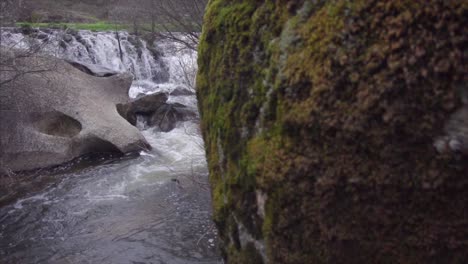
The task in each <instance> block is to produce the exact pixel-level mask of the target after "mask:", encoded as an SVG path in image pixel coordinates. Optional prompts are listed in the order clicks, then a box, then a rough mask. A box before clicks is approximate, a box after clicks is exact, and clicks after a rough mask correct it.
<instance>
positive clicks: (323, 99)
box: [197, 0, 468, 264]
mask: <svg viewBox="0 0 468 264" xmlns="http://www.w3.org/2000/svg"><path fill="white" fill-rule="evenodd" d="M467 13H468V4H467V2H466V1H456V0H449V1H441V0H430V1H424V2H418V1H373V0H364V1H344V0H338V1H299V0H293V1H247V0H239V1H225V0H219V1H210V3H209V5H208V8H207V13H206V16H205V25H204V32H203V34H202V37H201V44H200V48H199V60H198V62H199V73H198V78H197V96H198V98H199V105H200V112H201V118H202V121H201V123H202V131H203V136H204V139H205V143H206V148H207V155H208V163H209V168H210V179H211V184H212V196H213V200H214V218H215V221H216V223H217V226H218V229H219V231H220V236H221V238H222V240H223V245H222V249H223V254H224V256H225V258H227V260H228V263H243V264H245V263H262V262H263V263H282V264H287V263H330V264H331V263H333V264H335V263H346V264H350V263H410V264H416V263H434V264H437V263H460V264H461V263H464V262H465V261H466V260H467V259H468V228H467V227H468V215H467V213H466V212H467V210H466V208H467V207H466V205H467V204H468V177H467V175H468V169H467V166H468V160H467V156H466V153H465V154H464V153H463V151H464V149H463V148H460V149H461V150H462V151H459V153H454V152H453V151H449V152H447V153H439V152H438V151H437V149H436V148H435V147H434V141H435V140H436V139H437V138H439V137H443V136H444V135H446V136H447V137H449V142H446V144H449V145H451V146H449V147H450V148H452V149H455V150H456V149H457V148H458V146H459V145H460V144H459V143H461V144H463V142H461V141H463V140H465V139H466V138H467V137H466V131H468V130H467V129H466V127H463V126H466V124H467V122H466V116H467V115H466V110H464V108H463V107H466V105H465V106H463V103H462V97H461V95H460V93H459V87H460V86H462V89H466V88H467V87H466V84H467V83H468V81H467V76H468V69H467V64H466V61H467V59H468V58H467V54H468V53H467V43H468V31H467V30H468V28H467V27H466V25H467V24H468V16H467ZM453 126H456V128H454V127H453ZM454 137H457V138H458V139H459V142H455V141H453V140H452V139H453V138H454Z"/></svg>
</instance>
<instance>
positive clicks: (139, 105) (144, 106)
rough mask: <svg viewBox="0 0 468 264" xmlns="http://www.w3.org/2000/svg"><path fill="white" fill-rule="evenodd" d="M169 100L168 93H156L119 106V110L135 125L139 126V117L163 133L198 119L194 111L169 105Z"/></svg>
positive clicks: (182, 106) (180, 105)
mask: <svg viewBox="0 0 468 264" xmlns="http://www.w3.org/2000/svg"><path fill="white" fill-rule="evenodd" d="M167 100H168V95H167V94H166V93H155V94H150V95H146V96H143V97H140V98H138V99H136V100H134V101H132V102H129V103H127V104H119V105H118V106H117V110H118V111H119V113H120V115H122V116H123V117H124V118H125V119H127V120H128V122H130V123H131V124H133V125H137V120H138V116H139V117H140V118H142V119H143V121H144V122H145V123H146V125H147V126H149V127H156V128H158V129H159V130H160V131H163V132H169V131H171V130H172V129H174V128H175V127H176V125H177V123H178V122H182V121H189V120H195V119H198V114H197V113H196V112H194V111H193V110H192V109H190V108H188V107H186V106H184V105H182V104H179V103H168V102H167Z"/></svg>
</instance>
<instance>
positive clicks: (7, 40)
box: [0, 28, 197, 97]
mask: <svg viewBox="0 0 468 264" xmlns="http://www.w3.org/2000/svg"><path fill="white" fill-rule="evenodd" d="M27 33H28V34H25V33H24V32H22V31H21V30H20V29H18V28H2V29H1V30H0V44H1V45H2V46H6V47H14V48H20V49H34V48H35V47H39V48H40V50H41V52H44V53H47V54H50V55H54V56H57V57H60V58H63V59H68V60H72V61H77V62H82V63H88V64H96V65H100V66H103V67H106V68H109V69H111V70H113V71H117V72H125V71H126V72H129V73H131V74H132V75H133V76H134V83H133V84H132V89H131V90H130V96H131V97H136V96H137V95H138V94H140V93H143V94H148V93H152V92H156V91H165V92H170V91H171V90H173V89H175V88H176V87H180V86H185V87H184V88H187V89H193V86H194V78H195V74H196V70H197V69H196V56H197V54H196V52H194V51H191V50H187V49H183V47H182V46H181V45H179V44H177V43H174V42H171V41H167V40H156V41H154V43H147V42H146V41H144V40H143V39H141V38H139V37H136V36H134V35H131V34H129V33H128V32H125V31H116V32H92V31H88V30H79V31H76V30H53V29H33V30H32V32H27Z"/></svg>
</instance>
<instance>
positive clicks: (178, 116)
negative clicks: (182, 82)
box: [148, 103, 198, 132]
mask: <svg viewBox="0 0 468 264" xmlns="http://www.w3.org/2000/svg"><path fill="white" fill-rule="evenodd" d="M196 119H198V115H197V113H196V112H194V111H193V110H191V109H190V108H188V107H186V106H184V105H182V104H178V103H174V104H164V105H162V106H161V107H159V108H158V109H157V110H156V111H155V112H154V113H153V114H152V115H151V117H150V118H149V119H148V126H150V127H157V128H159V129H160V130H161V131H163V132H169V131H171V130H172V129H174V128H175V127H176V126H177V123H178V122H182V121H189V120H196Z"/></svg>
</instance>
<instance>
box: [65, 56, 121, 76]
mask: <svg viewBox="0 0 468 264" xmlns="http://www.w3.org/2000/svg"><path fill="white" fill-rule="evenodd" d="M66 61H67V62H68V63H70V64H71V65H72V66H73V67H75V68H77V69H78V70H80V71H82V72H84V73H87V74H89V75H93V76H96V77H110V76H114V75H117V74H119V72H117V71H115V70H112V69H109V68H107V67H104V66H100V65H95V64H89V63H84V62H77V61H73V60H66Z"/></svg>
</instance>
